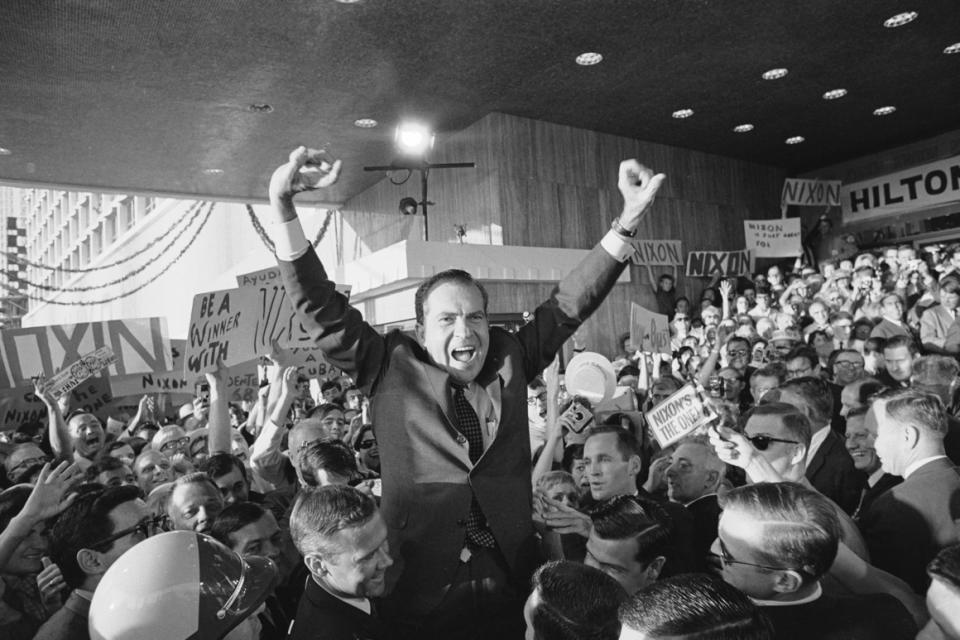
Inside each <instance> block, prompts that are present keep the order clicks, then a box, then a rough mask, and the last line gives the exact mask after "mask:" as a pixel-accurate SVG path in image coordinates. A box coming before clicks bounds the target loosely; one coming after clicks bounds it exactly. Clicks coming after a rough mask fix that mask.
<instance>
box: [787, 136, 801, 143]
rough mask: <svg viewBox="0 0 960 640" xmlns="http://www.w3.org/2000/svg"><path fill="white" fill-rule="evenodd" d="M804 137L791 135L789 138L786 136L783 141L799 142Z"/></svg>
mask: <svg viewBox="0 0 960 640" xmlns="http://www.w3.org/2000/svg"><path fill="white" fill-rule="evenodd" d="M805 139H806V138H804V137H803V136H793V137H791V138H787V139H786V140H784V142H786V143H787V144H800V143H801V142H803V141H804V140H805Z"/></svg>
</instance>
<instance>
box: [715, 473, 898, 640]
mask: <svg viewBox="0 0 960 640" xmlns="http://www.w3.org/2000/svg"><path fill="white" fill-rule="evenodd" d="M723 508H724V510H723V514H722V515H721V516H720V525H719V528H718V532H717V540H716V542H715V543H714V545H713V553H714V555H715V556H717V558H718V560H719V563H720V565H721V567H722V574H721V575H722V577H723V579H724V581H726V582H727V583H729V584H731V585H732V586H734V587H736V588H737V589H740V590H741V591H742V592H744V593H745V594H747V595H748V596H749V597H750V599H751V600H753V602H754V604H756V605H757V606H759V607H760V608H761V609H762V610H763V612H764V613H765V614H766V615H767V616H768V617H769V618H770V620H771V622H773V627H774V637H778V638H785V637H789V638H857V639H861V638H862V639H867V638H877V639H880V638H903V639H904V640H906V639H907V638H913V637H914V634H915V633H916V631H917V629H916V625H915V624H914V622H913V619H912V618H911V616H910V613H909V612H908V611H907V609H906V608H904V606H903V605H902V604H900V602H899V601H898V600H897V599H896V598H894V597H893V596H890V595H888V594H879V593H876V594H863V595H845V596H838V595H832V594H828V593H824V591H823V588H822V587H821V585H820V578H822V577H823V576H824V575H825V574H826V573H827V570H828V569H829V568H830V566H831V565H832V564H833V561H834V559H835V557H836V555H837V549H838V546H839V541H840V525H839V522H838V520H837V518H836V510H835V509H834V508H833V506H832V505H831V504H830V503H829V502H828V501H827V500H826V499H825V498H824V497H823V496H822V495H820V494H818V493H817V492H815V491H813V490H811V489H808V488H806V487H803V486H801V485H799V484H796V483H792V482H782V483H760V484H753V485H747V486H745V487H740V488H738V489H734V490H732V491H730V492H729V493H727V494H726V496H725V497H724V501H723Z"/></svg>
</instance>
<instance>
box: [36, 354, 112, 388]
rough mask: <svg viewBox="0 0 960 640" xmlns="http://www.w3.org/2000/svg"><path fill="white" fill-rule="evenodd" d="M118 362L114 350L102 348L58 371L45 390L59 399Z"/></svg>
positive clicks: (45, 384)
mask: <svg viewBox="0 0 960 640" xmlns="http://www.w3.org/2000/svg"><path fill="white" fill-rule="evenodd" d="M116 361H117V356H115V355H113V349H111V348H110V347H100V348H99V349H97V350H96V351H94V352H93V353H88V354H87V355H85V356H83V357H81V358H80V359H79V360H77V361H76V362H74V363H73V364H71V365H70V366H69V367H67V368H66V369H63V370H62V371H58V372H57V373H56V374H55V375H53V376H52V377H51V378H49V379H48V380H47V381H46V382H45V383H44V385H43V389H44V391H49V392H50V393H52V394H53V397H55V398H59V397H60V396H62V395H64V394H65V393H70V392H71V391H73V390H74V389H76V388H77V387H79V386H80V384H81V383H82V382H84V381H86V380H87V379H88V378H92V377H93V376H94V375H96V374H97V373H98V372H99V371H100V370H101V369H106V368H107V367H109V366H110V365H111V364H113V363H114V362H116Z"/></svg>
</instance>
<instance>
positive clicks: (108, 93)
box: [0, 0, 960, 202]
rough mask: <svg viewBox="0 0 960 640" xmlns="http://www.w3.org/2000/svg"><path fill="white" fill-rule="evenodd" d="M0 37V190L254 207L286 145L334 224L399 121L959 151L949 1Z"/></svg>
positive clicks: (469, 12)
mask: <svg viewBox="0 0 960 640" xmlns="http://www.w3.org/2000/svg"><path fill="white" fill-rule="evenodd" d="M904 11H917V12H918V14H919V15H918V17H917V19H916V20H914V21H913V22H911V23H909V24H906V25H904V26H902V27H899V28H894V29H889V28H885V27H884V26H883V22H884V20H885V19H887V18H889V17H891V16H893V15H895V14H898V13H901V12H904ZM0 25H2V38H0V81H2V85H0V147H2V148H3V149H6V150H7V151H8V153H7V154H6V155H0V181H4V182H7V183H14V184H37V183H39V184H53V185H62V186H73V185H75V186H83V187H86V188H89V189H94V190H95V189H105V190H122V191H131V192H148V193H149V192H152V193H173V194H183V195H198V196H202V197H205V198H225V199H234V198H237V199H246V200H262V199H263V198H264V197H265V193H266V185H267V181H268V179H269V174H270V172H271V170H272V168H273V167H275V166H276V165H277V164H278V163H279V162H281V161H282V160H283V158H284V157H285V156H286V154H287V152H288V151H289V150H290V149H291V148H292V147H294V146H295V145H297V144H300V143H304V144H309V145H312V146H324V147H325V148H327V149H328V150H329V151H330V152H331V153H332V154H334V155H336V156H338V157H341V158H343V159H344V163H345V174H344V177H343V178H342V180H341V181H340V182H339V183H338V184H337V185H336V187H335V188H334V189H333V190H331V191H330V192H329V193H327V194H325V198H324V199H325V201H327V202H343V201H344V200H346V199H348V198H349V197H351V196H352V195H354V194H356V193H359V192H360V191H362V190H364V189H365V188H367V187H368V186H369V185H370V184H372V183H373V182H375V181H376V180H378V179H379V178H380V177H381V175H378V174H372V173H365V172H363V171H362V167H363V166H364V165H378V164H386V163H388V162H389V161H390V159H391V158H392V155H393V153H392V135H393V128H394V126H395V125H396V123H397V122H398V121H399V120H400V119H401V118H404V117H417V118H420V119H423V120H425V121H428V122H430V123H432V124H433V126H434V127H435V129H436V130H437V131H438V132H439V133H438V140H439V141H440V142H439V144H442V137H443V135H444V134H449V133H452V132H455V131H457V130H459V129H462V128H464V127H466V126H467V125H469V124H470V123H472V122H475V121H476V120H478V119H480V118H482V117H483V116H484V115H485V114H487V113H489V112H491V111H500V112H505V113H509V114H514V115H518V116H524V117H529V118H536V119H540V120H546V121H550V122H555V123H561V124H566V125H571V126H575V127H582V128H586V129H594V130H597V131H602V132H607V133H612V134H617V135H622V136H628V137H634V138H638V139H642V140H648V141H653V142H662V143H666V144H670V145H675V146H679V147H686V148H691V149H699V150H702V151H706V152H710V153H716V154H722V155H727V156H732V157H736V158H742V159H746V160H751V161H756V162H761V163H767V164H771V165H777V166H781V167H784V168H787V169H789V170H791V171H794V172H800V171H804V170H810V169H814V168H817V167H822V166H826V165H829V164H831V163H835V162H837V161H841V160H844V159H848V158H853V157H857V156H861V155H865V154H869V153H871V152H874V151H878V150H880V149H885V148H889V147H892V146H896V145H899V144H903V143H907V142H911V141H914V140H919V139H922V138H925V137H929V136H932V135H935V134H937V133H940V132H943V131H947V130H952V129H960V53H957V54H953V55H946V54H944V48H945V47H947V46H948V45H951V44H953V43H957V42H960V2H958V1H957V0H922V1H921V0H843V1H838V0H806V1H804V2H797V1H796V0H763V1H760V0H736V1H732V0H514V1H513V2H508V1H505V0H471V1H469V2H468V1H466V0H361V1H360V2H355V3H349V4H347V3H340V2H336V1H335V0H257V1H253V0H153V1H152V2H147V1H143V0H3V2H2V3H0ZM587 51H593V52H599V53H601V54H602V55H603V56H604V59H603V62H601V63H600V64H598V65H595V66H589V67H582V66H578V65H577V64H575V62H574V58H575V57H576V56H577V55H578V54H580V53H582V52H587ZM776 67H785V68H787V69H788V70H789V73H788V74H787V75H786V76H785V77H783V78H781V79H778V80H763V79H762V78H761V74H762V73H763V72H764V71H766V70H768V69H771V68H776ZM836 88H845V89H846V90H847V91H848V94H847V95H846V96H845V97H843V98H840V99H837V100H830V101H828V100H824V99H823V98H822V95H823V94H824V92H826V91H828V90H831V89H836ZM251 105H260V108H257V107H252V106H251ZM262 105H269V108H267V107H263V106H262ZM886 105H892V106H895V107H896V108H897V110H896V111H895V112H894V113H893V114H891V115H887V116H882V117H878V116H874V115H873V111H874V109H875V108H877V107H881V106H886ZM681 108H690V109H693V110H694V115H693V116H692V117H689V118H686V119H675V118H673V117H672V116H671V114H672V113H673V112H674V111H676V110H678V109H681ZM357 118H375V119H376V120H378V121H379V122H380V125H379V126H378V127H376V128H373V129H360V128H357V127H355V126H354V124H353V123H354V121H355V120H356V119H357ZM743 123H751V124H753V125H754V127H755V128H754V130H753V131H751V132H749V133H735V132H734V131H733V127H734V126H736V125H739V124H743ZM795 135H801V136H803V137H805V139H806V141H805V142H803V143H801V144H796V145H787V144H785V143H784V141H785V139H786V138H788V137H790V136H795ZM0 153H3V152H0Z"/></svg>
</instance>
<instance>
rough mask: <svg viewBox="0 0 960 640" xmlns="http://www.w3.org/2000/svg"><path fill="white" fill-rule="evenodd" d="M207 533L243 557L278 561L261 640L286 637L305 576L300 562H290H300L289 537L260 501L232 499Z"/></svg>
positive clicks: (262, 619) (262, 622) (261, 617)
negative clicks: (291, 546) (276, 584)
mask: <svg viewBox="0 0 960 640" xmlns="http://www.w3.org/2000/svg"><path fill="white" fill-rule="evenodd" d="M210 535H211V536H212V537H213V538H215V539H216V540H219V541H220V542H222V543H223V544H224V545H226V546H227V547H229V548H230V549H231V550H232V551H233V552H234V553H237V554H239V555H240V556H242V557H244V558H246V557H249V556H262V557H264V558H269V559H271V560H273V562H274V563H275V564H276V565H277V569H278V571H279V576H280V584H279V585H278V586H277V587H276V588H275V590H274V595H271V596H269V597H268V598H267V601H266V603H265V604H266V610H265V611H264V612H262V613H261V614H260V624H261V626H262V627H263V630H262V631H261V632H260V640H272V639H274V638H285V637H286V633H287V629H288V628H289V627H290V621H291V620H293V617H294V614H295V613H296V611H297V603H298V602H299V601H300V596H301V595H302V594H303V585H304V582H305V578H306V577H307V576H306V572H305V567H303V565H302V564H300V566H299V567H296V568H295V567H293V566H291V564H292V561H293V560H294V558H296V562H297V563H299V556H297V554H296V553H295V552H292V549H290V540H289V538H288V537H286V536H285V535H284V532H283V531H282V530H281V529H280V527H279V525H277V519H276V518H274V516H273V514H272V513H271V512H270V511H269V510H267V509H264V508H263V507H262V506H260V505H259V504H255V503H253V502H234V503H232V504H230V505H229V506H227V507H225V508H224V509H223V511H221V512H220V515H218V516H217V518H216V520H214V522H213V527H212V528H211V529H210ZM296 569H301V570H303V571H297V570H296ZM291 572H293V574H292V575H291ZM301 573H302V574H303V575H300V574H301Z"/></svg>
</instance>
